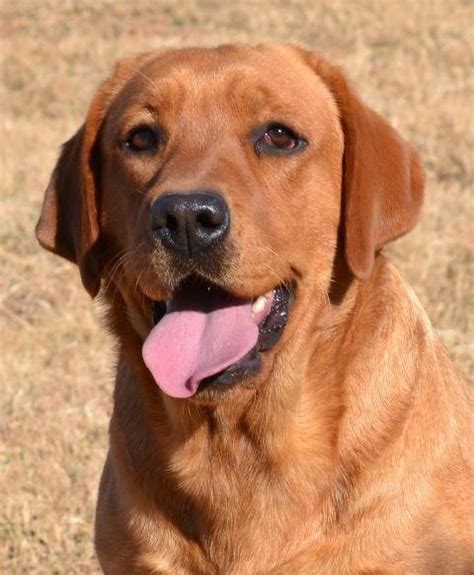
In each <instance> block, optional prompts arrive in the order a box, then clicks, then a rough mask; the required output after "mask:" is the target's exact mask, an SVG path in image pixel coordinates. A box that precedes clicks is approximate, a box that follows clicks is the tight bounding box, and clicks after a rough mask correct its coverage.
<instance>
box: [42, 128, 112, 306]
mask: <svg viewBox="0 0 474 575" xmlns="http://www.w3.org/2000/svg"><path fill="white" fill-rule="evenodd" d="M86 125H87V123H86V124H84V126H82V128H81V129H80V130H79V131H78V132H77V133H76V135H75V136H73V137H72V138H71V139H70V140H69V141H68V142H66V143H65V144H64V146H63V149H62V152H61V155H60V157H59V160H58V162H57V164H56V168H55V169H54V172H53V174H52V176H51V180H50V182H49V185H48V187H47V189H46V193H45V197H44V201H43V208H42V211H41V216H40V219H39V221H38V223H37V225H36V237H37V239H38V241H39V243H40V244H41V246H42V247H44V248H46V249H47V250H49V251H51V252H53V253H55V254H58V255H59V256H62V257H64V258H66V259H68V260H70V261H71V262H74V263H76V264H78V266H79V269H80V272H81V278H82V282H83V284H84V287H85V288H86V289H87V291H88V292H89V294H90V295H91V297H95V296H96V295H97V293H98V291H99V288H100V273H101V262H100V253H99V252H100V250H99V222H98V203H97V201H98V198H97V186H96V183H97V175H96V174H95V173H94V170H95V169H96V166H95V165H94V163H97V162H94V151H93V146H94V142H95V137H93V136H94V134H91V133H89V134H88V136H89V137H88V139H87V140H88V141H86Z"/></svg>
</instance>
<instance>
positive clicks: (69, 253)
mask: <svg viewBox="0 0 474 575" xmlns="http://www.w3.org/2000/svg"><path fill="white" fill-rule="evenodd" d="M148 59H150V55H149V54H143V55H140V56H137V57H134V58H130V59H126V60H123V61H121V62H119V63H118V64H117V66H116V68H115V70H114V73H113V74H112V76H111V77H110V78H109V79H108V80H106V81H105V82H104V84H103V85H102V86H101V88H100V89H99V91H98V92H97V94H96V96H95V97H94V99H93V100H92V103H91V106H90V108H89V113H88V116H87V119H86V122H85V123H84V125H83V126H82V127H81V128H80V130H79V131H78V132H77V133H76V134H75V135H74V136H73V137H72V138H71V139H70V140H69V141H68V142H66V143H65V144H64V146H63V149H62V152H61V155H60V157H59V160H58V162H57V164H56V168H55V169H54V172H53V174H52V176H51V180H50V182H49V185H48V187H47V189H46V193H45V197H44V201H43V208H42V211H41V216H40V219H39V221H38V223H37V225H36V237H37V239H38V241H39V243H40V244H41V245H42V246H43V247H44V248H46V249H47V250H49V251H51V252H53V253H55V254H58V255H59V256H62V257H64V258H66V259H68V260H70V261H71V262H74V263H76V264H77V265H78V266H79V270H80V273H81V279H82V283H83V284H84V287H85V288H86V290H87V291H88V292H89V294H90V295H91V297H95V296H96V295H97V293H98V291H99V289H100V278H101V273H102V269H103V266H104V261H103V249H102V248H103V246H102V245H101V236H100V224H99V219H100V214H99V167H100V166H99V164H100V159H99V150H98V148H99V146H98V139H99V134H100V129H101V127H102V123H103V120H104V118H105V115H106V111H107V109H108V108H109V106H110V103H111V101H112V99H113V97H114V96H115V95H116V94H117V93H118V91H119V90H120V89H121V88H122V86H123V85H124V84H125V83H126V81H127V80H128V79H129V78H130V76H131V75H132V74H133V73H140V72H139V68H138V66H140V65H142V64H143V63H145V62H146V61H147V60H148Z"/></svg>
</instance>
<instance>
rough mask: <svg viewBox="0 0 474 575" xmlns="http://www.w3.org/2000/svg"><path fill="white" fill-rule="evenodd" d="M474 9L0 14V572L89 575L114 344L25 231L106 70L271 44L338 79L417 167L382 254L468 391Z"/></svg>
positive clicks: (169, 4) (245, 7)
mask: <svg viewBox="0 0 474 575" xmlns="http://www.w3.org/2000/svg"><path fill="white" fill-rule="evenodd" d="M191 5H192V6H191ZM472 6H473V5H472V4H471V3H470V2H468V1H465V2H464V1H461V0H459V1H457V2H455V1H451V0H421V1H419V2H412V1H409V0H406V1H405V0H400V1H380V0H379V1H376V0H373V1H370V0H352V1H348V0H346V1H343V0H319V1H314V0H291V1H288V0H285V1H283V0H281V1H280V0H268V1H267V2H265V3H263V2H257V1H250V0H243V1H239V2H237V3H235V2H230V1H229V2H226V1H225V0H207V1H204V0H202V1H200V2H195V3H187V2H184V1H183V2H179V1H177V0H175V1H173V0H169V1H162V2H155V1H148V0H134V1H133V2H132V1H131V0H130V1H128V2H126V1H111V0H96V1H85V0H84V1H82V2H80V1H74V0H61V1H60V0H57V1H53V0H41V1H40V0H36V1H35V0H16V1H14V0H3V3H2V4H1V11H2V44H1V54H2V57H3V63H2V69H1V73H2V82H1V83H0V84H1V87H0V97H1V110H2V119H3V130H2V140H3V141H2V157H1V162H2V165H1V173H2V176H3V177H2V189H1V212H0V213H1V218H2V224H1V228H0V237H1V244H0V293H1V300H0V315H1V333H0V348H1V350H2V358H3V361H2V364H1V371H0V377H1V390H2V393H1V396H0V474H1V481H0V501H2V502H3V503H2V504H1V506H0V572H2V573H15V574H16V573H28V574H32V573H44V574H53V573H61V574H62V573H67V574H69V575H72V574H75V573H87V574H90V573H96V572H97V571H98V567H97V563H96V561H95V558H94V553H93V549H92V544H91V534H92V529H93V510H94V501H95V497H96V489H97V485H98V479H99V474H100V471H101V465H102V462H103V459H104V456H105V450H106V444H107V422H108V418H109V414H110V409H111V400H110V397H111V393H112V386H113V375H112V364H113V352H112V342H111V341H110V340H109V338H108V336H107V335H106V334H105V332H104V330H103V329H101V326H100V316H101V313H100V309H98V308H97V307H94V306H93V305H92V304H91V303H90V301H88V297H87V295H86V294H85V293H84V292H83V290H82V288H81V286H80V282H79V279H78V274H77V270H76V269H74V268H73V266H71V265H70V264H68V263H66V262H64V261H61V260H59V259H58V258H54V257H53V256H50V255H48V254H46V253H45V252H42V251H40V249H39V248H38V247H37V245H36V243H35V241H34V239H33V225H34V223H35V220H36V218H37V216H38V213H39V208H40V202H41V198H42V193H43V190H44V188H45V186H46V184H47V181H48V176H49V173H50V171H51V169H52V167H53V165H54V162H55V158H56V156H57V151H58V148H59V146H60V144H61V143H62V141H64V140H65V139H66V138H67V137H69V135H70V134H71V133H72V132H73V130H75V128H76V127H77V126H78V125H79V123H80V122H81V120H82V118H83V116H84V113H85V110H86V106H87V104H88V101H89V100H90V98H91V96H92V94H93V92H94V89H95V87H96V86H97V84H98V82H99V81H100V80H101V79H102V78H103V77H104V76H105V75H106V74H107V72H108V71H109V70H110V68H111V66H112V64H113V62H114V61H115V60H116V59H117V58H120V57H122V56H125V55H128V54H131V53H135V52H139V51H144V50H149V49H152V48H154V47H168V46H169V47H171V46H172V47H174V46H184V45H191V44H216V43H223V42H230V41H240V42H253V43H256V42H260V41H262V40H282V41H294V42H298V43H302V44H304V45H306V46H308V47H314V48H318V49H319V50H320V51H322V52H323V53H326V54H327V55H328V56H330V57H331V58H332V59H333V60H335V61H337V62H339V63H340V64H342V65H343V66H344V67H345V69H346V70H347V72H348V74H349V75H350V76H351V77H352V79H353V80H354V81H355V83H356V84H357V85H358V86H359V88H360V91H361V93H362V94H363V96H364V97H365V99H366V100H368V101H369V102H370V103H371V104H372V105H373V106H374V107H375V108H376V109H377V110H378V111H380V112H381V113H382V114H383V115H385V116H387V117H388V118H389V119H390V120H391V121H392V122H393V124H394V125H395V126H396V127H397V128H398V129H399V130H400V131H401V132H402V133H403V134H404V135H405V136H406V137H408V138H409V139H410V140H412V141H413V142H414V143H415V144H416V145H417V147H418V149H419V150H420V152H421V154H422V156H423V158H424V162H425V166H426V170H427V175H428V194H427V200H426V205H425V211H424V217H423V220H422V222H421V224H420V225H419V227H418V228H417V230H416V231H415V232H414V233H412V234H411V235H410V236H409V237H408V238H405V239H403V240H401V241H400V242H398V243H397V244H396V245H395V246H394V247H393V248H391V251H392V252H393V254H394V256H395V257H396V259H397V260H398V262H399V265H400V267H401V268H402V270H403V271H404V273H405V274H406V275H407V276H408V278H409V280H410V281H411V283H412V284H413V286H414V287H415V290H416V291H417V293H418V294H419V296H420V298H421V300H422V302H423V304H424V305H425V307H426V308H427V310H428V313H429V315H430V316H431V318H432V320H433V322H434V324H435V326H436V327H437V329H438V331H439V332H440V333H441V335H442V337H443V338H444V340H445V342H446V344H447V346H448V348H449V349H450V352H451V355H452V357H453V358H454V360H455V362H456V364H457V365H458V367H459V368H460V370H461V371H462V372H463V373H464V374H465V375H466V377H468V378H469V379H471V380H472V378H473V372H472V367H473V355H472V345H471V344H470V342H471V341H472V325H471V326H470V324H469V319H470V312H472V296H473V290H472V277H473V276H472V271H473V251H472V239H473V237H472V230H471V222H472V221H473V203H472V200H471V199H470V193H472V187H470V186H471V184H472V179H473V171H472V150H473V147H472V144H473V141H472V140H473V133H474V130H473V128H474V126H473V111H472V101H473V99H472V96H473V91H472V87H473V74H472V58H473V50H472V45H470V43H469V38H470V37H471V38H472V25H473V17H474V14H473V9H472ZM470 302H471V308H469V303H470ZM470 345H471V347H470Z"/></svg>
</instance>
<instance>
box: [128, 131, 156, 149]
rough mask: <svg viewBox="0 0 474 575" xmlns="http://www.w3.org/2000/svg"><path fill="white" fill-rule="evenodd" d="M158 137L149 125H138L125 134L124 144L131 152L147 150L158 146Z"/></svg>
mask: <svg viewBox="0 0 474 575" xmlns="http://www.w3.org/2000/svg"><path fill="white" fill-rule="evenodd" d="M158 143H159V138H158V134H157V132H156V130H154V129H153V128H150V127H149V126H139V127H138V128H135V129H133V130H132V131H131V132H130V133H129V134H128V136H127V140H126V143H125V144H126V146H127V148H128V149H129V150H131V151H132V152H148V151H151V150H155V149H156V148H157V147H158Z"/></svg>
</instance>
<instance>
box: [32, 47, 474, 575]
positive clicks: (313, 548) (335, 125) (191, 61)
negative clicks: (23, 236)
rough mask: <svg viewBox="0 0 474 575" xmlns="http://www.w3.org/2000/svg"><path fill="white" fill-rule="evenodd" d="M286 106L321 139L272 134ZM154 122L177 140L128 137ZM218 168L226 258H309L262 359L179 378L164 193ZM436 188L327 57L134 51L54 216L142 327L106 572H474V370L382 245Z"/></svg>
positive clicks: (268, 50) (117, 442) (255, 278)
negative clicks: (157, 240) (156, 325)
mask: <svg viewBox="0 0 474 575" xmlns="http://www.w3.org/2000/svg"><path fill="white" fill-rule="evenodd" d="M272 120H277V121H281V122H284V123H286V124H288V125H289V126H291V127H292V128H293V129H295V130H296V131H298V132H299V133H302V134H304V135H305V137H306V138H307V139H308V141H309V146H308V147H307V148H306V149H305V150H304V152H302V153H298V154H294V155H292V156H288V157H275V156H265V155H260V156H258V155H256V154H255V151H254V149H253V145H252V144H251V143H250V142H249V139H248V134H249V133H250V132H251V131H252V130H253V129H254V128H255V127H256V126H258V125H261V124H262V123H264V122H267V121H272ZM140 122H157V123H158V124H159V125H160V126H161V127H162V128H163V129H164V131H165V133H166V139H165V142H164V144H163V146H162V147H161V149H160V150H159V151H158V153H157V154H156V155H154V156H153V157H150V156H147V157H146V158H145V157H143V156H137V155H136V156H133V155H130V154H128V155H127V154H126V153H124V151H123V146H121V145H120V142H122V141H123V134H124V133H126V131H127V129H129V128H130V127H131V126H133V125H136V124H137V123H140ZM201 187H210V188H213V189H217V190H219V192H220V193H221V194H222V195H223V196H224V197H225V199H226V201H227V203H228V205H229V207H230V210H231V218H232V219H231V221H232V227H231V232H230V236H229V239H228V242H229V245H230V246H231V249H229V250H228V251H227V252H226V253H227V254H228V255H227V258H228V261H227V262H226V263H227V264H228V265H226V266H225V267H224V268H223V269H224V271H222V272H221V273H219V274H217V276H216V275H215V274H214V275H212V272H211V271H209V272H207V273H208V276H209V278H208V279H211V280H212V281H214V282H216V283H219V284H220V285H221V286H222V287H224V288H225V289H227V290H228V291H230V292H232V293H233V294H234V295H236V296H241V297H246V298H254V297H257V296H258V295H260V294H262V293H265V292H267V291H268V290H270V289H273V288H274V287H275V286H276V285H278V284H280V283H282V282H289V281H294V282H295V284H296V301H295V305H294V307H293V309H292V310H291V313H290V318H289V322H288V325H287V326H286V329H285V331H284V333H283V336H282V338H281V339H280V341H279V342H278V343H277V344H276V346H275V347H274V348H273V349H271V350H269V351H267V352H265V353H264V354H263V356H264V357H263V366H262V369H261V371H260V372H259V373H258V374H257V375H256V376H254V377H252V378H251V379H248V380H246V381H243V382H242V383H240V384H238V385H236V386H234V387H232V388H231V389H229V390H227V391H225V392H222V391H221V392H217V391H212V390H211V391H203V392H202V393H200V394H198V395H196V396H194V397H193V398H191V399H187V400H178V399H173V398H171V397H168V396H165V395H164V394H163V393H162V392H161V391H160V389H159V388H158V386H157V385H156V384H155V382H154V381H153V378H152V377H151V375H150V373H149V372H148V370H147V369H146V368H145V366H144V364H143V361H142V357H141V347H142V345H143V341H144V339H145V338H146V336H147V334H148V333H149V331H150V329H151V327H152V325H153V322H152V313H151V300H153V299H166V298H167V297H169V295H170V294H171V292H172V290H173V289H174V288H175V287H176V285H177V284H178V283H179V281H180V280H181V279H182V278H183V276H184V275H185V273H186V270H184V271H183V269H180V270H178V269H176V267H175V266H174V265H173V262H172V261H171V259H170V258H169V257H168V255H167V254H166V252H165V250H163V249H160V248H156V247H154V246H153V244H152V243H151V241H150V240H149V239H148V235H147V229H148V221H149V208H150V205H151V203H152V201H153V200H154V199H156V198H157V197H158V196H160V194H162V193H163V192H165V191H167V190H176V189H179V190H192V189H196V188H201ZM422 196H423V174H422V169H421V167H420V161H419V158H418V156H417V154H416V153H415V151H414V150H413V149H412V148H411V147H410V146H409V145H408V144H407V143H406V142H404V141H403V140H402V139H401V138H400V137H399V136H398V135H397V134H396V132H395V131H394V130H393V129H392V128H391V127H390V126H389V125H388V124H387V123H386V122H385V121H384V120H383V119H381V118H380V117H379V116H378V115H377V114H376V113H375V112H373V111H372V110H370V109H369V108H368V107H367V106H365V104H363V103H362V102H361V100H360V99H359V97H358V96H357V95H356V94H355V92H354V90H353V88H352V87H351V86H350V85H349V84H348V82H347V81H346V80H345V78H344V76H343V75H342V73H341V72H340V71H339V70H338V69H337V68H335V67H333V66H332V65H330V64H329V63H327V62H326V61H324V60H323V59H322V58H320V57H319V56H316V55H313V54H310V53H307V52H305V51H303V50H300V49H298V48H295V47H291V46H280V45H264V46H258V47H256V48H251V47H246V46H224V47H220V48H217V49H213V50H208V49H187V50H178V51H171V52H165V53H160V54H157V53H152V54H146V55H143V56H139V57H137V58H132V59H130V60H127V61H124V62H122V63H120V64H119V65H118V66H117V68H116V70H115V72H114V73H113V75H112V76H111V78H110V79H109V80H107V81H106V82H105V83H104V85H103V86H102V87H101V88H100V90H99V91H98V94H97V95H96V97H95V98H94V100H93V102H92V105H91V108H90V110H89V114H88V117H87V119H86V122H85V124H84V125H83V127H82V128H81V129H80V130H79V131H78V133H77V134H76V135H75V136H74V137H73V138H72V139H71V140H70V141H69V142H68V143H67V144H66V145H65V147H64V149H63V152H62V154H61V157H60V159H59V161H58V164H57V167H56V169H55V172H54V174H53V177H52V180H51V183H50V185H49V187H48V189H47V191H46V197H45V201H44V206H43V212H42V214H41V218H40V221H39V223H38V226H37V237H38V239H39V241H40V243H41V244H42V245H43V246H44V247H45V248H46V249H49V250H51V251H53V252H55V253H57V254H59V255H61V256H63V257H66V258H68V259H69V260H71V261H73V262H76V263H77V264H78V266H79V268H80V271H81V276H82V281H83V283H84V286H85V288H86V289H87V290H88V291H89V293H90V294H91V296H96V295H97V293H98V292H99V289H100V288H101V295H102V298H103V300H104V301H105V302H106V305H107V307H108V310H109V313H108V315H109V323H110V327H111V330H112V332H113V333H114V334H115V336H116V337H117V340H118V342H119V358H118V368H117V379H116V386H115V393H114V411H113V416H112V421H111V426H110V451H109V454H108V457H107V462H106V464H105V468H104V472H103V476H102V481H101V486H100V492H99V501H98V508H97V522H96V547H97V553H98V556H99V560H100V563H101V565H102V568H103V569H104V571H105V572H106V573H111V574H124V575H125V574H127V575H129V574H130V573H168V574H173V575H177V574H190V573H192V574H198V573H202V574H224V573H225V574H226V575H244V574H256V573H271V574H274V575H275V574H281V575H287V574H289V573H291V574H303V573H318V574H330V575H334V574H337V573H351V574H353V573H365V574H367V573H371V574H375V573H380V574H381V573H384V574H385V573H387V574H388V573H390V574H392V573H393V574H395V573H411V574H426V573H433V574H434V573H437V574H438V573H449V574H462V573H466V574H467V573H471V572H473V571H474V555H473V522H472V509H473V507H472V503H473V501H472V486H471V481H472V448H471V446H472V444H473V441H472V421H471V419H470V406H471V403H470V401H471V400H470V396H469V391H468V388H467V386H466V385H465V384H464V383H463V382H462V381H461V380H460V378H459V376H458V375H457V374H456V372H455V370H454V368H453V366H452V364H451V362H450V360H449V359H448V357H447V356H446V353H445V351H444V348H443V346H442V344H441V343H440V341H439V340H438V338H437V336H436V335H435V333H434V332H433V330H432V328H431V326H430V323H429V320H428V319H427V317H426V315H425V312H424V311H423V309H422V307H421V306H420V304H419V302H418V300H417V298H416V296H415V295H414V293H413V292H412V291H411V289H410V288H409V286H408V285H407V284H406V283H405V281H404V280H403V279H402V277H401V276H400V274H399V273H398V272H397V270H396V269H395V267H394V266H393V264H392V263H390V261H388V259H387V258H386V257H385V256H384V255H383V254H381V248H382V247H383V246H384V245H385V244H386V243H387V242H389V241H391V240H393V239H395V238H397V237H399V236H401V235H402V234H405V233H406V232H407V231H409V230H410V229H411V228H412V227H413V226H414V224H415V223H416V220H417V218H418V215H419V211H420V207H421V203H422ZM188 271H189V270H188ZM203 273H204V274H205V273H206V272H203Z"/></svg>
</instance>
